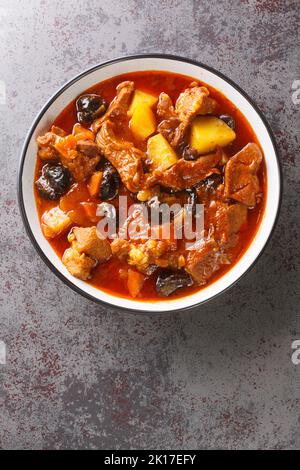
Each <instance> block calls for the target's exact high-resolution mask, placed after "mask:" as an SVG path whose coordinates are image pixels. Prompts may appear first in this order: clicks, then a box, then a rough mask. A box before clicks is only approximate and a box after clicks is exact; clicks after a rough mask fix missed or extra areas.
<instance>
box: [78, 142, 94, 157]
mask: <svg viewBox="0 0 300 470" xmlns="http://www.w3.org/2000/svg"><path fill="white" fill-rule="evenodd" d="M77 149H78V150H79V151H80V152H81V153H84V154H85V155H87V156H88V157H95V156H96V155H98V154H99V148H98V145H97V144H96V142H93V141H92V140H79V141H78V142H77Z"/></svg>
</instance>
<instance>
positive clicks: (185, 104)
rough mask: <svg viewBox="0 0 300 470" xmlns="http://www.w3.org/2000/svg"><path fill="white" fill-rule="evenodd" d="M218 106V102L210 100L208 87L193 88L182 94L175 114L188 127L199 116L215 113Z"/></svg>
mask: <svg viewBox="0 0 300 470" xmlns="http://www.w3.org/2000/svg"><path fill="white" fill-rule="evenodd" d="M216 106H217V103H216V101H215V100H214V99H213V98H210V96H209V91H208V89H207V88H206V87H204V86H193V87H189V88H186V90H184V91H183V92H182V93H180V95H179V97H178V99H177V101H176V104H175V112H176V114H177V115H178V117H179V119H180V121H182V122H183V123H185V124H186V125H188V124H190V122H191V120H192V119H193V118H194V117H195V116H197V115H198V114H211V113H213V112H214V111H215V109H216Z"/></svg>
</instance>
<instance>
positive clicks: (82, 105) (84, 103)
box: [76, 94, 107, 125]
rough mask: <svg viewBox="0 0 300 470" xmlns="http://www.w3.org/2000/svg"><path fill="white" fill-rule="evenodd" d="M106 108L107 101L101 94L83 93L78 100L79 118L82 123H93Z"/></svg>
mask: <svg viewBox="0 0 300 470" xmlns="http://www.w3.org/2000/svg"><path fill="white" fill-rule="evenodd" d="M106 109H107V103H106V101H105V99H104V98H102V96H100V95H93V94H89V95H82V96H80V97H79V98H78V99H77V101H76V110H77V119H78V122H80V124H86V125H90V124H92V122H93V121H94V119H96V118H97V117H99V116H102V114H104V113H105V111H106Z"/></svg>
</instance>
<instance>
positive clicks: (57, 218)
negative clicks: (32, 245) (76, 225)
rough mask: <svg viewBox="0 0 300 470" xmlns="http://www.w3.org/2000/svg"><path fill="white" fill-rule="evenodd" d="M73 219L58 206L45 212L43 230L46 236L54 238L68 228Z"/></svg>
mask: <svg viewBox="0 0 300 470" xmlns="http://www.w3.org/2000/svg"><path fill="white" fill-rule="evenodd" d="M71 222H72V221H71V219H70V217H69V216H68V214H66V213H65V212H64V211H62V210H61V209H60V208H59V207H58V206H57V207H53V208H52V209H50V210H49V211H46V212H44V214H43V216H42V230H43V232H44V235H45V237H47V238H54V237H56V236H57V235H60V234H61V233H62V232H64V231H65V230H67V229H68V228H69V227H70V225H71Z"/></svg>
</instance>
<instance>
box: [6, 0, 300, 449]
mask: <svg viewBox="0 0 300 470" xmlns="http://www.w3.org/2000/svg"><path fill="white" fill-rule="evenodd" d="M299 5H300V4H299V1H298V0H277V1H275V0H257V1H255V0H239V1H238V0H236V1H233V2H229V1H224V0H206V1H182V0H178V1H176V0H165V1H163V0H160V1H156V0H151V1H145V2H142V1H138V0H136V1H134V0H126V1H121V0H118V1H113V0H100V1H96V0H94V1H88V0H86V1H83V0H80V1H71V0H64V1H63V2H61V1H58V0H51V1H50V0H26V1H25V0H20V1H17V0H10V1H9V2H7V1H6V0H0V48H1V50H0V52H1V59H0V80H2V81H4V82H5V84H6V87H7V90H6V91H7V104H6V105H3V104H1V105H0V111H1V120H0V142H1V166H0V172H1V187H0V192H1V212H0V220H1V225H0V234H1V245H0V246H1V248H0V249H1V275H0V286H1V287H0V289H1V290H0V340H2V341H5V343H6V345H7V364H6V365H0V448H3V449H11V448H18V449H24V448H26V449H28V448H34V449H40V448H44V449H45V448H60V449H66V448H106V449H108V448H110V449H117V448H124V449H128V448H145V449H150V448H158V449H166V448H168V449H176V448H177V449H192V448H222V449H227V448H289V449H295V448H299V447H300V433H299V423H300V411H299V404H300V395H299V391H300V365H299V366H298V367H297V366H295V365H293V364H292V362H291V353H292V349H291V343H292V341H293V340H295V339H300V317H299V309H300V296H299V252H300V250H299V243H300V238H299V204H298V201H299V197H300V186H299V175H300V163H299V121H300V119H299V114H300V104H298V105H294V104H293V103H292V99H291V96H292V83H293V81H294V80H296V79H298V80H299V79H300V70H299V42H300V41H299V10H300V7H299ZM138 52H169V53H173V54H180V55H185V56H187V57H191V58H193V59H199V60H201V61H203V62H205V63H207V64H209V65H212V66H213V67H216V68H217V69H220V70H222V71H223V72H224V73H225V74H227V75H228V76H229V77H231V78H232V79H233V80H235V81H236V82H237V83H238V84H239V85H240V86H242V87H243V88H244V89H245V90H246V92H247V93H248V94H250V95H251V96H252V97H253V99H254V100H255V101H256V102H257V104H258V105H259V107H260V108H261V109H262V110H263V111H264V113H265V114H266V117H267V118H268V119H269V121H270V123H271V125H272V127H273V129H274V132H275V134H276V137H277V141H278V144H279V148H280V151H281V159H282V164H283V172H284V179H285V191H284V200H283V207H282V211H281V217H280V220H279V224H278V227H277V229H276V232H275V234H274V236H273V238H272V241H271V243H270V244H269V246H268V248H267V250H266V252H265V253H264V255H263V256H262V257H261V259H260V260H259V262H258V263H257V265H256V266H255V268H254V269H252V271H251V272H250V273H249V274H248V275H247V276H246V277H245V278H244V279H243V280H242V281H241V282H240V283H239V284H238V285H237V286H236V287H234V288H233V289H232V290H231V291H229V292H227V293H226V294H224V295H223V296H221V297H219V298H218V299H216V300H214V301H212V302H210V303H209V304H206V305H204V306H201V307H199V308H197V309H195V310H194V311H190V312H188V313H185V314H176V315H169V314H168V315H163V316H162V315H161V316H149V315H145V316H142V315H140V316H135V315H126V314H124V313H119V312H117V311H113V310H110V309H108V308H105V307H101V306H98V305H96V304H94V303H91V302H89V301H88V300H85V299H84V298H81V297H80V296H78V295H77V294H75V293H74V292H73V291H71V290H70V289H69V288H67V287H66V286H64V284H63V283H62V282H61V281H59V280H58V279H57V278H56V277H55V276H54V274H52V273H51V272H50V270H49V269H48V268H47V267H46V266H45V265H44V264H43V262H42V261H41V260H40V258H39V257H38V255H37V254H36V252H35V250H34V249H33V247H32V246H31V244H30V242H29V240H28V239H27V237H26V235H25V231H24V228H23V225H22V222H21V219H20V215H19V210H18V206H17V201H16V174H17V167H18V161H19V154H20V149H21V146H22V142H23V140H24V136H25V134H26V132H27V130H28V127H29V126H30V124H31V122H32V119H33V117H34V116H35V115H36V113H37V112H38V111H39V109H40V107H41V105H42V104H43V103H44V102H45V101H46V100H47V99H48V97H49V96H50V95H51V94H52V93H54V92H55V91H56V89H57V88H58V87H59V86H61V85H62V84H63V83H64V82H65V81H66V80H68V79H70V78H71V77H73V76H74V75H75V74H77V73H78V72H81V71H82V70H83V69H85V68H87V67H88V66H91V65H93V64H95V63H97V62H101V61H104V60H107V59H110V58H113V57H117V56H120V55H125V54H130V53H138Z"/></svg>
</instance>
